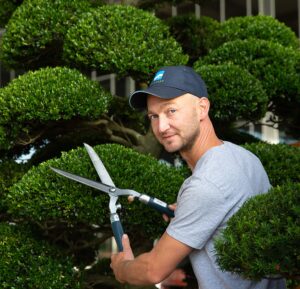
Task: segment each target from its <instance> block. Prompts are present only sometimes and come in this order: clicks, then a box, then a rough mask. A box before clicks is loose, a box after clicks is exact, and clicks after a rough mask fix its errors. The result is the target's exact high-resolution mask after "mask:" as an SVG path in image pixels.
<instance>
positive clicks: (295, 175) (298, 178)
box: [243, 142, 300, 186]
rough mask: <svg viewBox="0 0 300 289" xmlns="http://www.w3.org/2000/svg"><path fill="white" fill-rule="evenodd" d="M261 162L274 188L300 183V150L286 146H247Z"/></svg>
mask: <svg viewBox="0 0 300 289" xmlns="http://www.w3.org/2000/svg"><path fill="white" fill-rule="evenodd" d="M243 147H244V148H246V149H248V150H250V151H251V152H253V153H254V154H255V155H257V156H258V157H259V159H260V160H261V162H262V164H263V166H264V168H265V170H266V172H267V174H268V176H269V178H270V182H271V184H272V185H273V186H280V185H282V184H284V183H286V182H292V183H300V148H297V147H292V146H289V145H285V144H268V143H262V142H261V143H255V144H245V145H243Z"/></svg>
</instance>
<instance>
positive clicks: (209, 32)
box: [166, 15, 220, 64]
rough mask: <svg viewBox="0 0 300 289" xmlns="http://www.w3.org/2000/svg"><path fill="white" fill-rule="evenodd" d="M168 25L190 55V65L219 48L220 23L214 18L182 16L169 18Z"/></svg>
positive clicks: (185, 51)
mask: <svg viewBox="0 0 300 289" xmlns="http://www.w3.org/2000/svg"><path fill="white" fill-rule="evenodd" d="M166 23H167V24H168V25H169V26H170V32H171V35H173V36H174V38H175V39H176V40H177V42H178V43H180V45H181V46H182V48H183V51H184V53H186V54H188V55H189V57H190V64H193V63H194V62H195V61H196V60H197V59H198V58H199V57H202V56H204V55H206V54H208V52H209V51H211V50H212V48H214V47H216V46H217V44H216V41H218V40H217V32H218V30H219V29H220V22H218V21H216V20H214V19H213V18H210V17H207V16H201V18H196V17H195V16H194V15H181V16H175V17H170V18H168V19H167V20H166Z"/></svg>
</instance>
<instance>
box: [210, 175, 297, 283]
mask: <svg viewBox="0 0 300 289" xmlns="http://www.w3.org/2000/svg"><path fill="white" fill-rule="evenodd" d="M298 172H299V171H298ZM299 216H300V183H285V184H284V185H282V186H281V187H274V188H272V189H271V190H270V191H269V193H267V194H263V195H259V196H256V197H254V198H252V199H250V200H248V201H247V202H246V203H245V204H244V205H243V206H242V207H241V209H240V210H239V211H238V212H237V213H236V214H235V215H234V216H233V217H231V218H230V220H229V221H228V227H227V228H226V229H225V230H224V231H223V234H222V237H221V238H219V239H217V240H216V243H215V244H216V251H217V258H218V263H219V265H220V266H221V268H222V269H223V270H227V271H231V272H235V273H238V274H241V275H242V276H244V277H246V278H250V279H261V278H264V277H267V276H274V275H275V276H276V275H278V274H282V275H283V276H285V277H286V278H293V277H295V276H298V277H299V276H300V268H299V257H300V251H299V248H300V247H299V244H300V218H299Z"/></svg>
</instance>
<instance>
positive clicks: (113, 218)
mask: <svg viewBox="0 0 300 289" xmlns="http://www.w3.org/2000/svg"><path fill="white" fill-rule="evenodd" d="M84 146H85V149H86V150H87V152H88V154H89V157H90V159H91V161H92V163H93V165H94V167H95V169H96V172H97V174H98V176H99V178H100V180H101V182H96V181H93V180H90V179H87V178H84V177H81V176H78V175H74V174H72V173H69V172H66V171H63V170H60V169H57V168H53V167H50V168H51V169H52V170H53V171H55V172H56V173H58V174H60V175H62V176H64V177H66V178H68V179H71V180H73V181H76V182H79V183H81V184H84V185H86V186H89V187H92V188H94V189H97V190H99V191H101V192H105V193H107V194H108V195H109V197H110V200H109V211H110V222H111V227H112V231H113V234H114V237H115V239H116V243H117V246H118V250H119V252H121V251H123V246H122V236H123V234H124V231H123V227H122V224H121V221H120V218H119V215H118V213H117V210H118V209H120V208H121V204H120V203H118V197H119V196H133V197H134V199H138V200H139V201H141V202H142V203H144V204H146V205H148V206H150V207H152V208H153V209H155V210H157V211H159V212H160V213H163V214H166V215H167V216H169V217H171V218H173V217H174V211H172V210H171V209H170V208H169V207H168V204H166V203H165V202H163V201H161V200H159V199H156V198H153V197H150V196H148V195H145V194H141V193H139V192H137V191H134V190H131V189H119V188H117V187H116V186H115V184H114V182H113V180H112V179H111V177H110V175H109V173H108V171H107V170H106V168H105V166H104V164H103V162H102V161H101V159H100V157H99V156H98V155H97V153H96V152H95V150H94V149H93V148H92V147H91V146H89V145H88V144H84Z"/></svg>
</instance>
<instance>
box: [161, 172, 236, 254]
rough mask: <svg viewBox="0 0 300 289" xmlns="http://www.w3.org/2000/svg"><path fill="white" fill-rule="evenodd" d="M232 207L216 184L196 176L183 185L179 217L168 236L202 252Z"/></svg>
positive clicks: (176, 218) (177, 216)
mask: <svg viewBox="0 0 300 289" xmlns="http://www.w3.org/2000/svg"><path fill="white" fill-rule="evenodd" d="M232 206H233V204H232V203H231V202H228V200H227V201H226V200H225V198H224V194H223V192H222V191H221V190H220V189H219V188H217V187H216V186H215V185H214V184H213V183H211V182H210V181H208V180H206V179H200V178H196V177H194V178H192V179H191V180H190V181H189V182H187V184H186V183H185V184H183V186H182V189H181V191H180V192H179V194H178V199H177V208H176V211H175V218H174V219H173V220H172V221H171V223H170V224H169V226H168V228H167V233H168V234H169V235H170V236H171V237H173V238H174V239H176V240H178V241H180V242H182V243H184V244H186V245H188V246H190V247H192V248H195V249H202V248H203V247H204V246H205V244H206V242H207V241H208V240H209V239H210V238H211V237H212V236H213V235H214V233H215V232H216V230H217V228H218V227H219V226H220V225H222V223H223V221H224V219H225V217H226V215H227V214H228V212H229V211H230V210H231V208H232Z"/></svg>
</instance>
